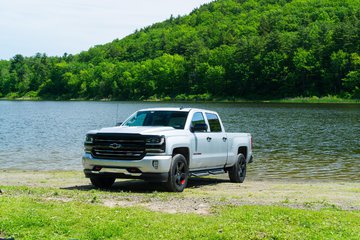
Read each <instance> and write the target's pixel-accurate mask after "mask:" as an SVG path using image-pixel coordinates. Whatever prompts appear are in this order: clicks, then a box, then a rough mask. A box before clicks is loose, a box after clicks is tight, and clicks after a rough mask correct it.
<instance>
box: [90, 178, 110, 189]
mask: <svg viewBox="0 0 360 240" xmlns="http://www.w3.org/2000/svg"><path fill="white" fill-rule="evenodd" d="M90 181H91V183H92V185H94V186H95V187H97V188H110V187H111V186H112V185H113V184H114V182H115V178H111V177H91V178H90Z"/></svg>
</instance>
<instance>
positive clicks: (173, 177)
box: [165, 154, 189, 192]
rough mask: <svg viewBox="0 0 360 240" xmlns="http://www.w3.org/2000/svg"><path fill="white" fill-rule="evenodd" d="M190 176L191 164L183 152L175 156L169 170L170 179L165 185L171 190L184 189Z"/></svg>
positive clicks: (180, 190)
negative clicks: (189, 164)
mask: <svg viewBox="0 0 360 240" xmlns="http://www.w3.org/2000/svg"><path fill="white" fill-rule="evenodd" d="M188 177H189V166H188V164H187V161H186V159H185V157H184V156H183V155H182V154H176V155H175V156H173V158H172V161H171V166H170V171H169V178H168V181H167V182H166V183H165V187H166V189H167V190H168V191H169V192H182V191H184V189H185V187H186V185H187V183H188Z"/></svg>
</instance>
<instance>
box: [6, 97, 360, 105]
mask: <svg viewBox="0 0 360 240" xmlns="http://www.w3.org/2000/svg"><path fill="white" fill-rule="evenodd" d="M0 100H4V101H5V100H6V101H105V102H109V101H119V100H118V99H108V98H107V99H85V98H78V99H63V98H50V99H47V98H40V97H19V98H0ZM131 101H145V102H189V103H191V102H214V103H268V102H270V103H352V104H360V99H348V98H341V97H337V96H326V97H317V96H313V97H295V98H283V99H271V100H259V99H258V100H246V99H241V98H213V97H204V96H203V95H190V96H184V97H181V98H179V97H175V98H170V97H164V98H157V97H156V98H150V99H145V100H144V99H142V100H131Z"/></svg>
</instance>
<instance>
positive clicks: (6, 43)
mask: <svg viewBox="0 0 360 240" xmlns="http://www.w3.org/2000/svg"><path fill="white" fill-rule="evenodd" d="M208 2H211V0H57V1H55V0H0V30H1V34H0V59H10V58H12V57H13V56H14V55H15V54H22V55H24V56H33V55H35V54H36V53H37V52H40V53H46V54H47V55H48V56H54V55H57V56H61V55H63V53H65V52H66V53H71V54H76V53H79V52H81V51H84V50H87V49H89V48H90V47H91V46H94V45H98V44H104V43H107V42H111V41H112V40H114V39H115V38H119V39H121V38H123V37H125V36H126V35H129V34H131V33H133V32H134V31H135V29H140V28H142V27H145V26H148V25H151V24H153V23H155V22H160V21H163V20H165V19H167V18H169V17H170V15H171V14H173V15H174V16H177V15H185V14H188V13H190V12H191V11H192V10H193V9H194V8H195V7H199V6H200V5H201V4H204V3H208Z"/></svg>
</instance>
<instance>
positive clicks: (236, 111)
mask: <svg viewBox="0 0 360 240" xmlns="http://www.w3.org/2000/svg"><path fill="white" fill-rule="evenodd" d="M182 105H183V106H185V107H198V108H205V109H211V110H215V111H218V112H219V114H220V116H221V118H222V120H223V122H224V125H225V128H226V130H227V131H228V132H250V133H251V134H252V135H253V140H254V163H253V164H251V165H249V168H248V177H249V178H251V179H254V180H267V179H304V180H311V179H321V180H330V181H331V180H341V181H360V171H359V170H360V105H351V104H334V105H333V104H319V105H317V104H307V105H304V104H272V103H185V104H181V103H144V102H30V101H24V102H22V101H0V169H31V170H57V169H59V170H79V171H81V169H82V166H81V155H82V152H83V140H84V136H85V134H86V132H87V131H88V130H91V129H99V128H101V127H106V126H114V125H115V123H116V122H119V121H123V120H124V119H125V118H126V117H127V116H128V115H130V114H131V113H132V112H134V111H136V110H138V109H141V108H149V107H180V106H182Z"/></svg>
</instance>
